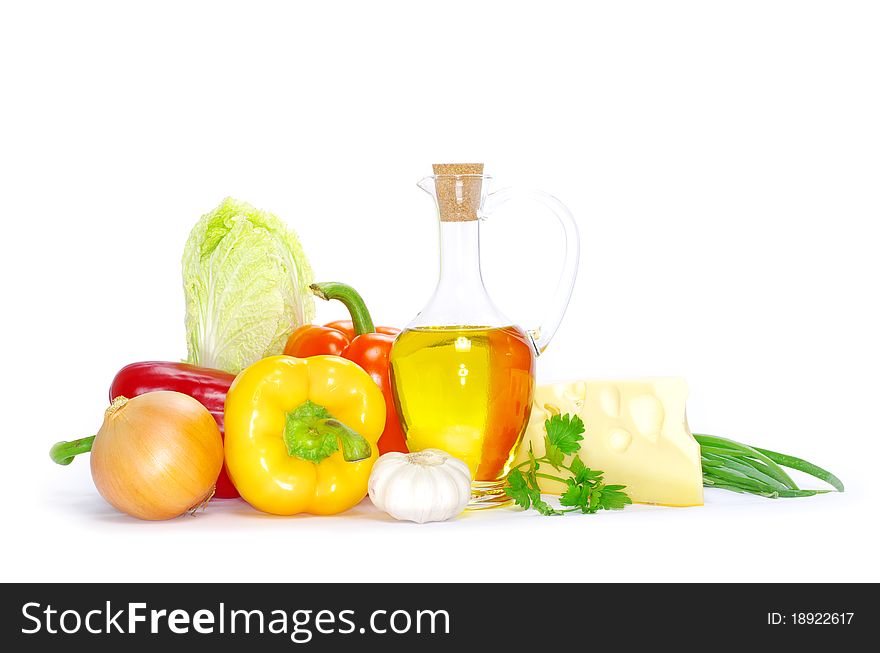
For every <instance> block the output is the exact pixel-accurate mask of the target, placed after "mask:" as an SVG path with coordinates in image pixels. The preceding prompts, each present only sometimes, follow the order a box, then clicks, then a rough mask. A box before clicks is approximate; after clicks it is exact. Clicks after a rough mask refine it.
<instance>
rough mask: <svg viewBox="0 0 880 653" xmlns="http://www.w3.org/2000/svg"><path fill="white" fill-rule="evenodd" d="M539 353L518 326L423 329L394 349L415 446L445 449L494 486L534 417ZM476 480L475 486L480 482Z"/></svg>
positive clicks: (398, 389)
mask: <svg viewBox="0 0 880 653" xmlns="http://www.w3.org/2000/svg"><path fill="white" fill-rule="evenodd" d="M534 368H535V355H534V353H533V349H532V345H531V343H530V342H529V339H528V337H527V336H526V335H525V333H523V331H522V330H520V329H519V328H518V327H515V326H508V327H502V328H488V327H479V326H474V327H471V326H443V327H416V328H409V329H406V330H405V331H403V332H402V333H401V334H400V335H399V336H398V337H397V340H396V341H395V343H394V348H393V349H392V352H391V377H392V381H393V384H394V390H395V403H396V407H397V411H398V414H399V415H400V418H401V423H402V426H403V429H404V432H405V433H406V441H407V446H408V447H409V449H410V450H411V451H419V450H421V449H426V448H437V449H443V450H444V451H447V452H449V453H450V454H452V455H453V456H455V457H456V458H460V459H461V460H463V461H464V462H465V463H467V465H468V467H470V470H471V474H472V475H473V478H474V480H475V481H477V482H480V481H484V482H495V483H494V484H493V483H485V485H486V486H489V485H493V486H495V492H496V494H497V492H498V487H497V486H498V483H497V482H498V481H500V480H501V479H503V477H504V475H505V474H506V473H507V472H508V470H509V468H510V464H511V462H512V461H513V456H514V454H515V450H516V446H517V444H518V443H519V440H520V438H521V437H522V434H523V432H524V430H525V427H526V424H527V423H528V421H529V413H530V411H531V405H532V394H533V392H534V378H535V377H534V372H535V369H534ZM478 485H479V483H476V484H475V486H478Z"/></svg>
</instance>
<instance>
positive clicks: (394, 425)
mask: <svg viewBox="0 0 880 653" xmlns="http://www.w3.org/2000/svg"><path fill="white" fill-rule="evenodd" d="M311 289H312V292H313V293H315V294H316V295H317V296H318V297H320V298H321V299H328V300H329V299H338V300H339V301H341V302H342V303H343V304H345V306H346V308H348V311H349V313H351V320H350V321H349V320H337V321H335V322H329V323H328V324H326V325H324V326H319V325H316V324H306V325H303V326H301V327H300V328H298V329H297V330H296V331H294V332H293V333H292V334H290V338H288V340H287V345H286V346H285V347H284V353H285V354H287V355H288V356H296V357H297V358H308V357H309V356H317V355H319V354H332V355H334V356H342V357H343V358H347V359H348V360H350V361H354V362H355V363H357V364H358V365H359V366H361V367H362V368H363V369H364V370H366V372H367V373H368V374H369V375H370V376H371V377H372V378H373V381H375V382H376V385H378V386H379V388H380V389H381V390H382V394H383V395H384V396H385V409H386V410H385V415H386V417H385V430H384V431H383V432H382V437H381V438H379V454H380V455H381V454H383V453H388V452H389V451H403V452H406V451H407V448H406V439H405V438H404V435H403V429H401V428H400V419H399V418H398V416H397V411H396V410H395V409H394V398H393V395H392V393H391V370H390V365H389V360H388V357H389V355H390V354H391V345H392V344H394V338H395V337H396V336H397V334H398V333H400V329H395V328H394V327H381V326H380V327H374V326H373V320H372V318H371V317H370V312H369V311H368V310H367V307H366V305H365V304H364V300H363V298H361V296H360V295H359V294H358V293H357V291H356V290H355V289H354V288H352V287H351V286H347V285H345V284H344V283H336V282H327V283H314V284H312V285H311Z"/></svg>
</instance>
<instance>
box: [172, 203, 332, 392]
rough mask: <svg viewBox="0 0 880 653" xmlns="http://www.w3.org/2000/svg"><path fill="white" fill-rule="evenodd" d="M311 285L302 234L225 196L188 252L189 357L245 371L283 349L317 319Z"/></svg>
mask: <svg viewBox="0 0 880 653" xmlns="http://www.w3.org/2000/svg"><path fill="white" fill-rule="evenodd" d="M311 282H312V269H311V267H310V266H309V262H308V259H306V256H305V253H304V252H303V249H302V245H301V244H300V242H299V238H298V237H297V235H296V233H294V232H293V231H292V230H291V229H289V228H287V227H286V226H285V225H284V223H283V222H281V220H279V219H278V218H277V217H276V216H275V215H273V214H271V213H267V212H265V211H260V210H259V209H255V208H254V207H253V206H251V205H250V204H247V203H246V202H239V201H237V200H234V199H232V198H226V199H225V200H223V202H222V203H221V204H220V206H218V207H217V208H216V209H214V210H213V211H212V212H211V213H208V214H206V215H203V216H202V217H201V219H200V220H199V221H198V223H196V225H195V227H193V230H192V232H191V233H190V235H189V239H188V240H187V242H186V247H185V248H184V251H183V288H184V295H185V298H186V334H187V350H188V361H189V362H190V363H192V364H194V365H200V366H202V367H212V368H216V369H221V370H225V371H227V372H230V373H232V374H238V373H239V372H240V371H241V370H243V369H244V368H245V367H247V366H248V365H250V364H251V363H254V362H255V361H257V360H259V359H261V358H264V357H266V356H272V355H274V354H280V353H281V352H282V351H283V350H284V345H285V343H286V342H287V338H288V336H289V335H290V334H291V332H292V331H293V330H294V329H296V328H297V327H299V326H301V325H303V324H305V323H308V322H311V320H312V318H313V317H314V312H315V304H314V299H313V297H312V294H311V292H310V291H309V284H310V283H311Z"/></svg>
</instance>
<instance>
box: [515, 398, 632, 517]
mask: <svg viewBox="0 0 880 653" xmlns="http://www.w3.org/2000/svg"><path fill="white" fill-rule="evenodd" d="M544 430H545V431H546V435H545V436H544V452H545V453H544V455H543V456H540V457H537V456H535V453H534V451H532V447H531V445H529V459H528V460H526V461H524V462H522V463H520V464H519V465H517V466H516V467H514V468H513V469H512V470H511V472H510V473H509V474H508V475H507V485H506V486H505V488H504V492H505V493H506V494H507V496H509V497H510V498H511V499H513V500H514V502H515V503H516V505H518V506H522V507H523V508H525V509H526V510H528V509H529V508H534V509H535V510H537V511H538V512H539V513H541V514H542V515H547V516H552V515H562V514H564V513H566V512H575V511H578V510H580V511H581V512H582V513H584V514H585V515H592V514H594V513H596V512H598V511H600V510H619V509H621V508H623V507H624V506H626V505H628V504H630V503H632V501H631V500H630V498H629V497H628V496H627V495H626V493H625V492H624V491H623V490H624V488H625V487H626V486H625V485H605V481H604V472H599V471H595V470H592V469H590V468H589V467H587V466H586V465H584V463H583V462H582V461H581V459H580V458H579V457H578V456H574V457H573V458H572V459H571V464H570V465H566V464H565V457H566V456H568V455H572V454H576V453H577V452H578V451H580V448H581V445H580V442H581V440H583V439H584V436H583V433H584V422H583V420H581V418H580V417H578V416H577V415H554V416H553V417H551V418H550V419H548V420H547V421H546V422H544ZM542 465H548V466H550V467H552V468H553V469H555V470H556V471H557V472H562V471H563V470H565V471H567V472H568V476H566V477H562V476H556V475H554V474H547V473H545V472H542V471H539V470H541V469H544V468H542ZM523 468H525V469H523ZM539 478H546V479H550V480H552V481H559V482H560V483H565V484H566V486H567V488H566V490H565V492H564V493H563V494H562V496H561V497H559V504H560V505H561V506H563V509H561V510H557V509H556V508H554V507H553V506H551V505H550V504H549V503H547V502H546V501H544V500H543V499H542V498H541V490H540V488H539V487H538V479H539Z"/></svg>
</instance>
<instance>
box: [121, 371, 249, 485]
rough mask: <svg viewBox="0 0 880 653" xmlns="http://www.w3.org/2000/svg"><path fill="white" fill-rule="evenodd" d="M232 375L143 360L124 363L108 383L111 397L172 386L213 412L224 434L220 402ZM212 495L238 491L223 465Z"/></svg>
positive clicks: (128, 395)
mask: <svg viewBox="0 0 880 653" xmlns="http://www.w3.org/2000/svg"><path fill="white" fill-rule="evenodd" d="M234 379H235V376H234V375H233V374H227V373H226V372H222V371H220V370H212V369H208V368H206V367H196V366H195V365H188V364H186V363H167V362H164V361H146V362H143V363H132V364H131V365H126V366H125V367H123V368H122V369H121V370H119V373H118V374H117V375H116V376H115V377H114V378H113V382H112V383H111V384H110V401H111V402H112V401H113V399H115V398H116V397H119V396H122V397H128V398H129V399H131V398H132V397H137V396H138V395H142V394H145V393H147V392H153V391H156V390H173V391H175V392H180V393H183V394H185V395H189V396H190V397H192V398H193V399H196V400H198V401H199V402H200V403H201V404H202V405H203V406H204V407H205V408H207V409H208V412H210V413H211V415H213V416H214V420H215V421H216V422H217V426H219V427H220V434H221V435H223V406H224V404H225V402H226V391H227V390H229V386H230V385H232V381H233V380H234ZM214 496H215V497H218V498H220V499H234V498H235V497H237V496H238V491H237V490H236V489H235V486H234V485H233V484H232V481H230V480H229V476H228V475H227V474H226V465H225V464H224V465H223V469H222V470H220V476H219V477H218V478H217V486H216V489H215V491H214Z"/></svg>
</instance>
